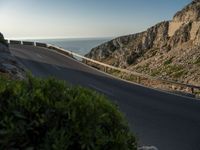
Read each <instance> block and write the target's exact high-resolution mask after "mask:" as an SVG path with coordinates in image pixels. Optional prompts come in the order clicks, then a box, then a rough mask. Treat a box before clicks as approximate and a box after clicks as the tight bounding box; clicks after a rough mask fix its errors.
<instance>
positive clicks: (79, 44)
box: [33, 38, 112, 55]
mask: <svg viewBox="0 0 200 150" xmlns="http://www.w3.org/2000/svg"><path fill="white" fill-rule="evenodd" d="M111 39H112V38H68V39H36V40H33V41H36V42H43V43H48V44H54V45H56V46H59V47H62V48H64V49H66V50H70V51H73V52H75V53H78V54H80V55H85V54H87V53H89V52H90V50H91V49H92V48H94V47H96V46H98V45H100V44H103V43H105V42H107V41H109V40H111Z"/></svg>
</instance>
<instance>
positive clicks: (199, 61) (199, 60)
mask: <svg viewBox="0 0 200 150" xmlns="http://www.w3.org/2000/svg"><path fill="white" fill-rule="evenodd" d="M194 64H197V65H200V57H199V58H197V60H196V61H195V62H194Z"/></svg>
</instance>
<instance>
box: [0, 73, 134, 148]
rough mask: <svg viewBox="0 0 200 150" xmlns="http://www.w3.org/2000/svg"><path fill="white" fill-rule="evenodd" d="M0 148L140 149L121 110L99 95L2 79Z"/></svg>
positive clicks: (38, 82) (51, 82) (60, 83)
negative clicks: (137, 147)
mask: <svg viewBox="0 0 200 150" xmlns="http://www.w3.org/2000/svg"><path fill="white" fill-rule="evenodd" d="M0 149H18V150H19V149H20V150H40V149H41V150H112V149H113V150H136V140H135V138H134V136H133V135H132V133H131V132H130V130H129V128H128V125H127V122H126V121H125V120H124V116H123V115H122V114H121V113H120V111H119V110H118V109H117V107H116V106H115V105H113V104H112V103H111V102H109V101H108V100H107V99H106V98H105V97H104V96H102V95H99V94H97V93H96V92H94V91H91V90H89V89H84V88H81V87H72V86H69V85H67V84H66V83H65V82H63V81H58V80H55V79H47V80H44V79H37V78H33V77H29V79H27V80H26V81H12V80H9V79H5V78H2V77H1V78H0Z"/></svg>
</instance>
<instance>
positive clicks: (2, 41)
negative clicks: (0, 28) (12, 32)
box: [0, 33, 8, 46]
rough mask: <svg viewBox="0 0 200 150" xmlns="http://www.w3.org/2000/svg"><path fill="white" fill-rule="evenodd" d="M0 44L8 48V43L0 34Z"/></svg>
mask: <svg viewBox="0 0 200 150" xmlns="http://www.w3.org/2000/svg"><path fill="white" fill-rule="evenodd" d="M0 43H2V44H4V45H6V46H8V43H7V42H6V41H5V39H4V36H3V34H2V33H0Z"/></svg>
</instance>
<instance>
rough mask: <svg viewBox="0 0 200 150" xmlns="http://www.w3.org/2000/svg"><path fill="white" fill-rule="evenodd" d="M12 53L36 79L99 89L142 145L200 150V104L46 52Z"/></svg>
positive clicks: (21, 49)
mask: <svg viewBox="0 0 200 150" xmlns="http://www.w3.org/2000/svg"><path fill="white" fill-rule="evenodd" d="M10 50H11V52H12V54H13V55H15V56H16V57H17V59H19V61H21V63H22V64H23V65H24V66H25V67H26V68H27V69H29V70H30V71H31V72H32V73H33V74H34V75H35V76H39V77H48V76H54V77H56V78H58V79H62V80H66V81H68V82H70V83H71V84H75V85H82V86H84V87H89V88H92V89H95V90H97V91H99V92H101V93H103V94H105V95H106V96H108V97H109V98H110V99H111V100H112V101H114V102H115V103H117V104H118V105H119V107H120V109H121V111H122V112H123V113H124V114H125V115H126V117H127V119H128V122H129V125H130V127H131V129H132V130H133V131H134V133H135V134H136V136H137V137H138V140H139V143H140V144H141V145H149V146H150V145H154V146H156V147H157V148H158V149H159V150H200V101H198V100H194V99H191V98H187V97H181V96H177V95H172V94H168V93H164V92H161V91H157V90H153V89H149V88H145V87H142V86H139V85H135V84H131V83H127V82H124V81H121V80H118V79H115V78H113V77H111V76H109V75H106V74H104V73H101V72H99V71H97V70H95V69H92V68H90V67H87V66H86V65H83V64H81V63H79V62H77V61H75V60H73V59H71V58H69V57H65V56H63V55H61V54H59V53H57V52H54V51H52V50H48V49H46V48H38V47H33V46H22V45H12V46H10Z"/></svg>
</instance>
